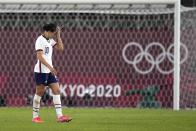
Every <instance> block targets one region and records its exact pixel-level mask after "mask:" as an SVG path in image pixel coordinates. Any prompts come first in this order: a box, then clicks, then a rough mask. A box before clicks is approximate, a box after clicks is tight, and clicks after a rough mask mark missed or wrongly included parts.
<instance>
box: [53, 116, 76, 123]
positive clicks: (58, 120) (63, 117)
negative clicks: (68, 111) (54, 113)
mask: <svg viewBox="0 0 196 131" xmlns="http://www.w3.org/2000/svg"><path fill="white" fill-rule="evenodd" d="M71 120H72V118H69V117H67V116H61V117H59V118H57V119H56V121H57V122H69V121H71Z"/></svg>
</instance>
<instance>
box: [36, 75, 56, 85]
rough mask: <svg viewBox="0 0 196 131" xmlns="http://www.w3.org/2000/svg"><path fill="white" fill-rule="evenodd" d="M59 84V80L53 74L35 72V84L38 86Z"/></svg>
mask: <svg viewBox="0 0 196 131" xmlns="http://www.w3.org/2000/svg"><path fill="white" fill-rule="evenodd" d="M56 82H58V78H57V77H56V76H54V75H53V74H52V73H37V72H35V83H36V85H40V84H43V85H45V86H48V85H49V84H51V83H56Z"/></svg>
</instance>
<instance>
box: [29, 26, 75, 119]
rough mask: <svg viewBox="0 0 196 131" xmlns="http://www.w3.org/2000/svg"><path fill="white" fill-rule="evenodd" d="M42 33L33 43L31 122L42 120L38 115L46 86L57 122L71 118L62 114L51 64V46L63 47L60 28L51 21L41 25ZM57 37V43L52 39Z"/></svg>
mask: <svg viewBox="0 0 196 131" xmlns="http://www.w3.org/2000/svg"><path fill="white" fill-rule="evenodd" d="M43 30H44V33H43V34H42V35H40V36H39V37H38V38H37V40H36V43H35V49H36V52H37V58H38V60H37V63H36V65H35V68H34V72H35V82H36V94H35V96H34V99H33V118H32V121H33V122H43V120H41V118H39V117H38V115H39V107H40V100H41V97H42V96H43V94H44V90H45V87H46V86H49V87H50V88H51V90H52V92H53V94H54V95H53V103H54V106H55V108H56V113H57V122H68V121H71V120H72V118H69V117H67V116H63V114H62V108H61V100H60V89H59V83H58V79H57V76H56V75H57V72H56V70H55V69H54V67H53V65H52V51H53V48H54V49H56V50H58V51H62V50H63V49H64V47H63V43H62V40H61V36H60V33H61V31H60V28H59V27H58V26H57V25H56V24H53V23H50V24H46V25H44V27H43ZM54 37H57V40H58V43H56V42H55V41H54V39H53V38H54Z"/></svg>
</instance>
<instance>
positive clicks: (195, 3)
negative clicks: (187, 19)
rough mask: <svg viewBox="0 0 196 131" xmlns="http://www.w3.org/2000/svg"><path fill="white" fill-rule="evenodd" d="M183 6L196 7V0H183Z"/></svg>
mask: <svg viewBox="0 0 196 131" xmlns="http://www.w3.org/2000/svg"><path fill="white" fill-rule="evenodd" d="M181 3H182V5H183V6H186V7H196V0H181Z"/></svg>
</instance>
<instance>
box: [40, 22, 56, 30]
mask: <svg viewBox="0 0 196 131" xmlns="http://www.w3.org/2000/svg"><path fill="white" fill-rule="evenodd" d="M56 27H57V25H56V24H54V23H49V24H45V25H44V26H43V30H44V31H50V32H55V31H56Z"/></svg>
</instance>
